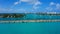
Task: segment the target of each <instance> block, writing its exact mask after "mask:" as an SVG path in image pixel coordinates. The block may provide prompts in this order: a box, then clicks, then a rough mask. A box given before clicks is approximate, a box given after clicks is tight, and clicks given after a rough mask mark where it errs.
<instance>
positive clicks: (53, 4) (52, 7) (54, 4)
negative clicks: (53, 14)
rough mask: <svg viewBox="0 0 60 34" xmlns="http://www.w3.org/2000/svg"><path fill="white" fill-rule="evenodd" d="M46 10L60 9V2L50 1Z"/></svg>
mask: <svg viewBox="0 0 60 34" xmlns="http://www.w3.org/2000/svg"><path fill="white" fill-rule="evenodd" d="M46 10H47V11H60V4H59V3H54V2H50V4H49V6H48V7H46Z"/></svg>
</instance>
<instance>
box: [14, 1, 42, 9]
mask: <svg viewBox="0 0 60 34" xmlns="http://www.w3.org/2000/svg"><path fill="white" fill-rule="evenodd" d="M21 2H26V3H28V4H31V5H33V9H37V8H38V5H41V4H42V3H41V2H40V1H39V0H19V1H18V2H15V3H14V5H17V4H20V3H21Z"/></svg>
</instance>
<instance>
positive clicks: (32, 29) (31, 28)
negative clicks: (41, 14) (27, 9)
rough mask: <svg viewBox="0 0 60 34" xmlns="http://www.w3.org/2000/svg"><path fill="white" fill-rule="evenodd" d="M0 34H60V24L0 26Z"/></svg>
mask: <svg viewBox="0 0 60 34" xmlns="http://www.w3.org/2000/svg"><path fill="white" fill-rule="evenodd" d="M0 34H60V22H43V23H42V22H40V23H33V22H32V23H31V22H30V23H14V24H0Z"/></svg>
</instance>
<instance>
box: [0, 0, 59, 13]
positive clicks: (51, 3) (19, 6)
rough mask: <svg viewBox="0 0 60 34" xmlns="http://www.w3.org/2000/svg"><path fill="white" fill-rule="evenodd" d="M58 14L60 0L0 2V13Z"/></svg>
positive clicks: (9, 0) (13, 0)
mask: <svg viewBox="0 0 60 34" xmlns="http://www.w3.org/2000/svg"><path fill="white" fill-rule="evenodd" d="M26 12H60V0H0V13H26Z"/></svg>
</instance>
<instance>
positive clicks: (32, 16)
mask: <svg viewBox="0 0 60 34" xmlns="http://www.w3.org/2000/svg"><path fill="white" fill-rule="evenodd" d="M40 19H42V20H48V19H50V20H55V19H60V16H58V15H57V16H50V15H38V14H26V15H25V16H24V17H22V18H0V20H40Z"/></svg>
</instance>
